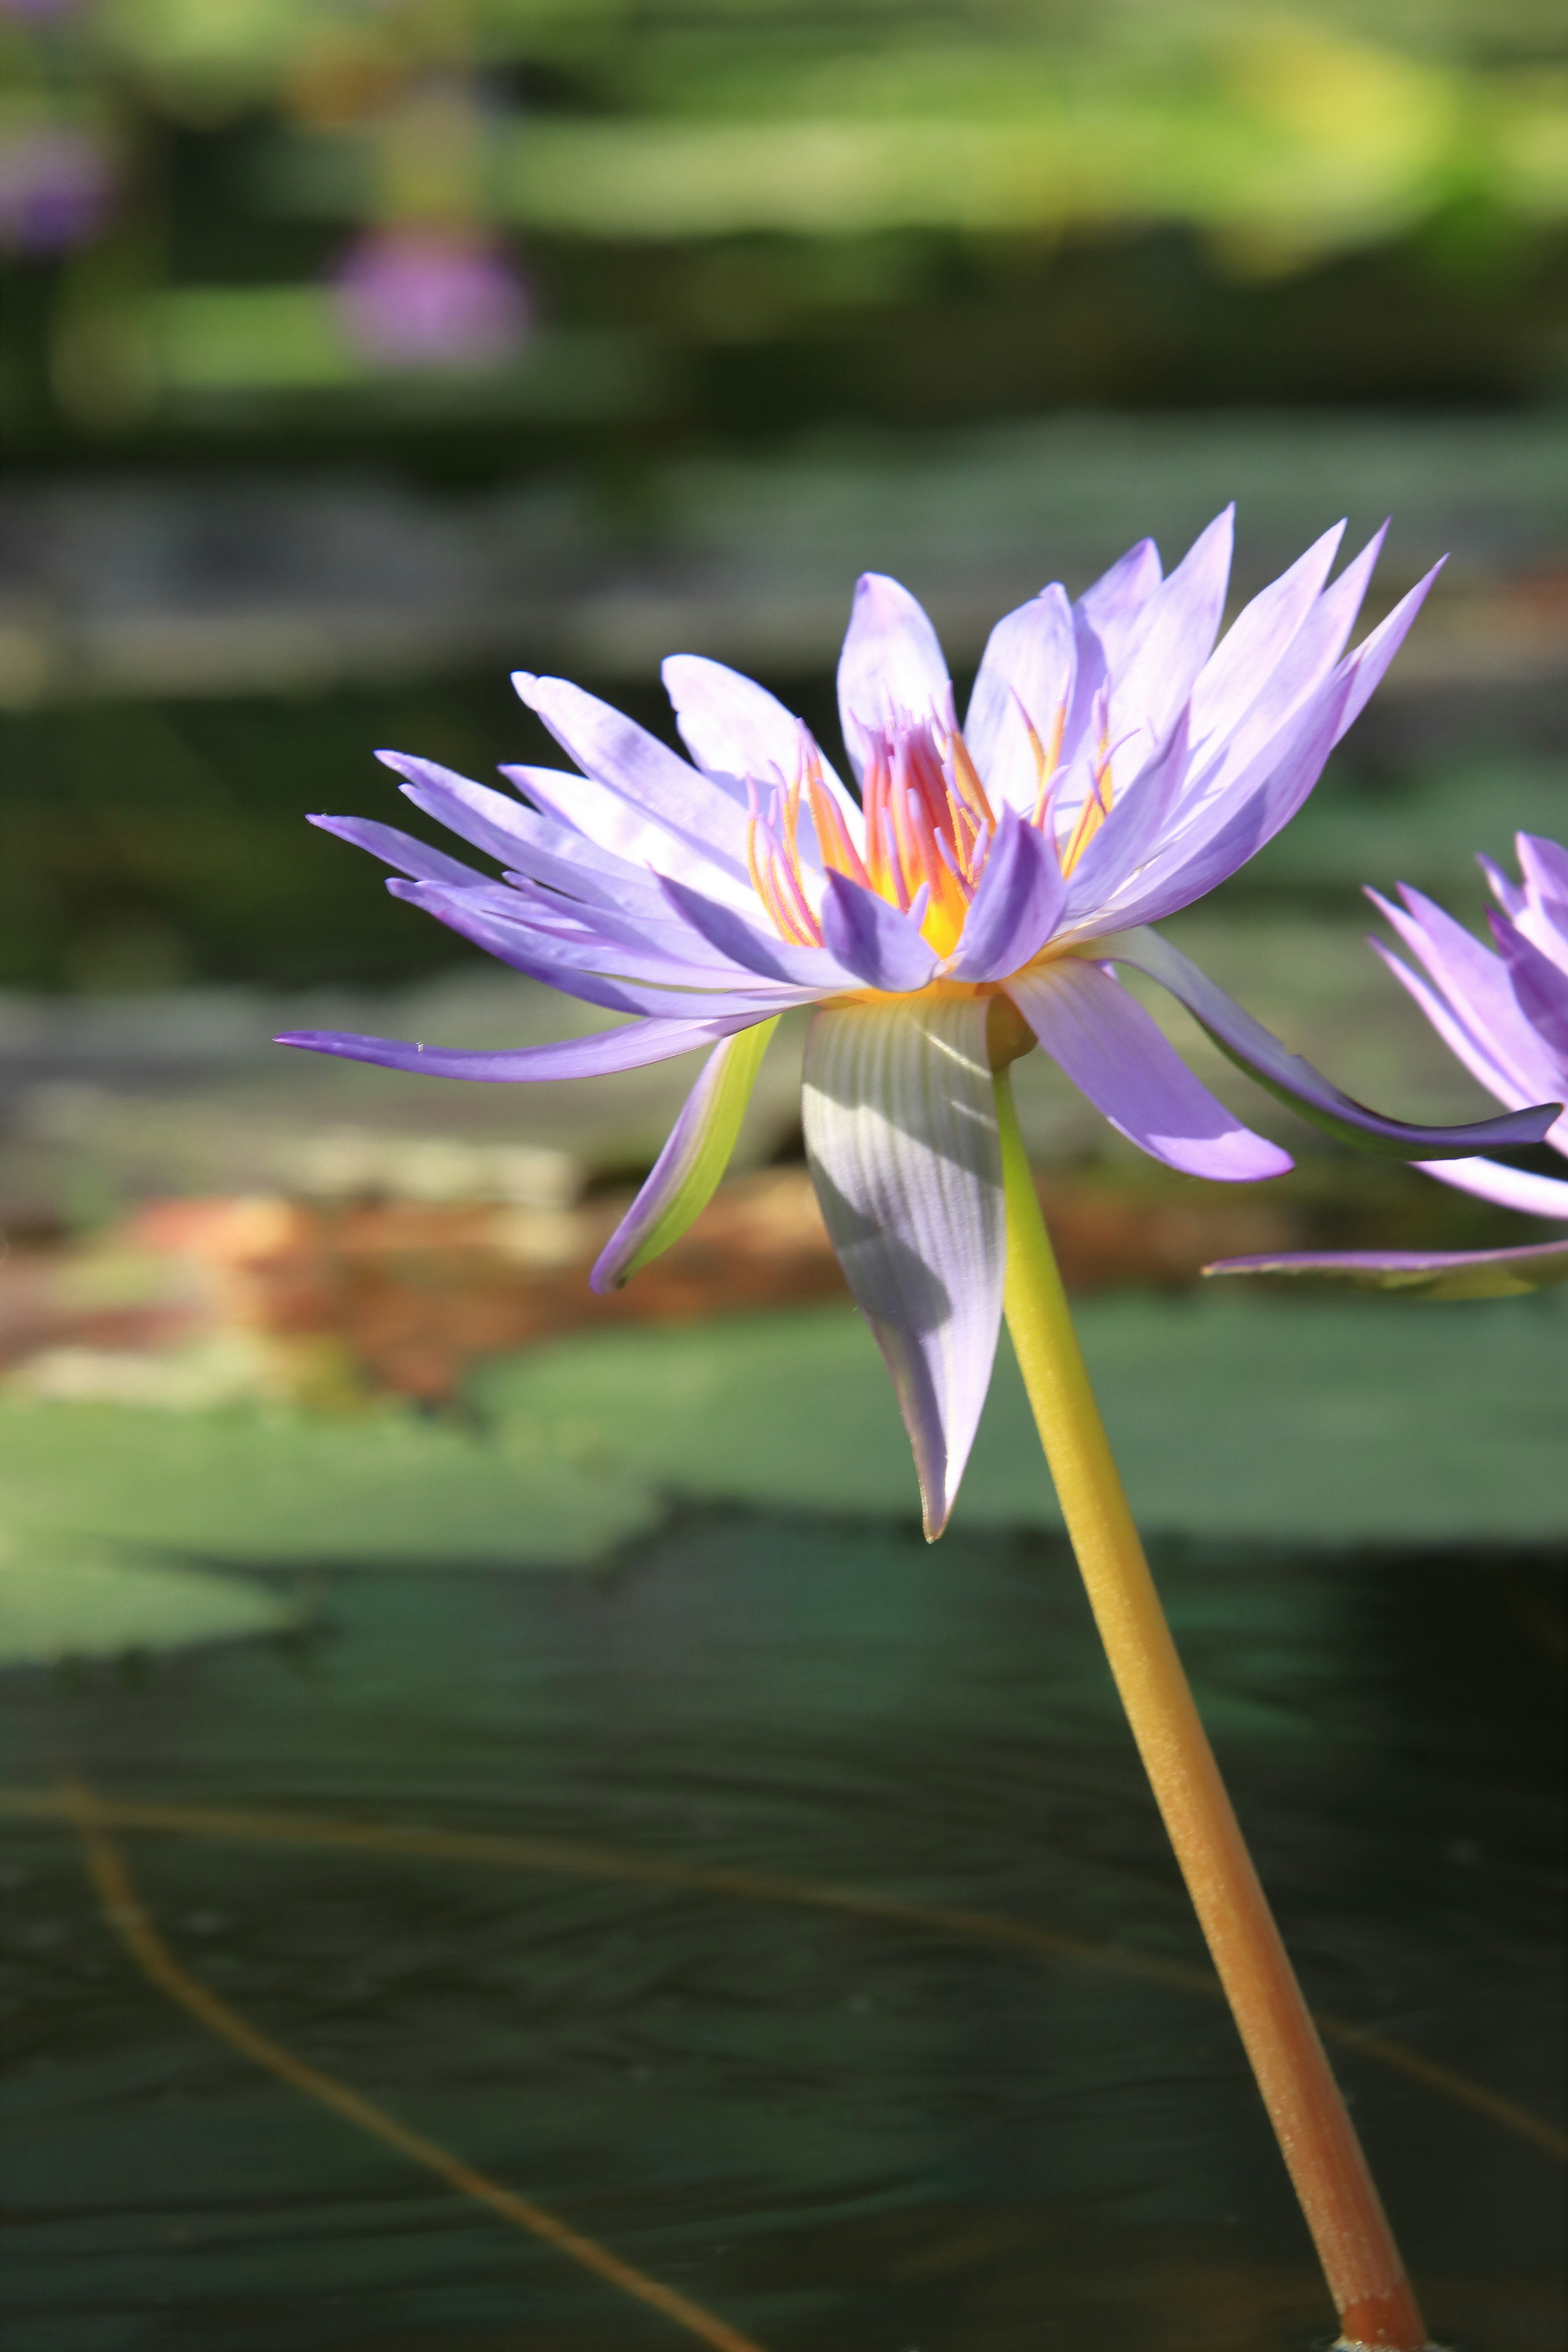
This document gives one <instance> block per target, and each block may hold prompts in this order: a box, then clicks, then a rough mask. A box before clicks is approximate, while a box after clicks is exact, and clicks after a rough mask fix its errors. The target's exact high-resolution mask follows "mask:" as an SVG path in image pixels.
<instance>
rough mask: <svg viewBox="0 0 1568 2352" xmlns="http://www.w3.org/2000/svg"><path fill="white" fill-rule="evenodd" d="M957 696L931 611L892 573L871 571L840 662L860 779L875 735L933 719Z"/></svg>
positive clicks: (846, 722)
mask: <svg viewBox="0 0 1568 2352" xmlns="http://www.w3.org/2000/svg"><path fill="white" fill-rule="evenodd" d="M951 691H952V689H951V688H950V686H949V683H948V676H947V663H946V660H945V659H944V657H943V655H942V646H941V644H940V642H939V641H938V638H937V634H936V631H935V630H934V629H933V628H932V626H931V619H930V616H929V615H928V614H927V613H926V610H925V608H924V606H923V605H921V604H917V603H916V601H915V599H914V597H912V596H911V595H910V592H909V590H908V589H907V588H903V587H900V584H899V583H898V582H897V581H896V580H889V578H888V577H887V575H886V573H885V572H865V573H864V574H863V575H862V577H861V578H860V580H859V581H858V583H857V584H856V589H855V603H854V606H853V608H852V609H851V612H850V614H849V627H848V630H847V633H846V635H845V639H844V650H843V652H842V653H841V654H840V655H839V656H838V716H839V719H840V722H841V724H842V726H843V729H844V743H845V748H846V750H847V751H848V754H849V757H850V759H851V761H853V763H854V767H855V773H856V775H857V776H858V775H859V773H860V771H861V769H862V768H863V766H864V765H865V759H866V748H865V747H866V730H868V729H870V730H875V731H877V732H879V733H882V734H890V733H891V732H892V730H893V728H894V726H895V724H896V722H897V721H898V720H899V719H900V718H910V719H925V718H928V717H929V716H930V715H931V711H932V710H933V709H935V710H939V711H940V710H941V709H943V708H944V707H945V704H946V700H947V697H948V695H949V693H950V692H951Z"/></svg>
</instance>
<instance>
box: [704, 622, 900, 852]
mask: <svg viewBox="0 0 1568 2352" xmlns="http://www.w3.org/2000/svg"><path fill="white" fill-rule="evenodd" d="M661 674H662V676H663V678H664V684H665V691H666V692H667V693H668V696H669V698H670V701H671V702H672V703H673V704H674V706H675V718H676V724H677V725H678V726H679V729H680V732H681V737H682V740H684V742H685V744H686V747H687V749H688V751H689V752H690V754H691V756H692V758H693V759H694V760H695V761H696V762H697V764H698V766H699V767H700V769H701V771H702V772H703V774H704V775H705V776H711V777H712V778H713V780H714V782H716V783H718V784H720V785H721V786H723V788H724V789H725V790H726V791H728V792H730V793H731V797H732V798H733V799H735V800H736V801H737V802H738V803H739V805H740V806H741V807H742V808H749V806H750V803H749V801H748V798H747V793H746V783H747V780H748V779H750V780H751V781H752V782H755V783H758V784H764V783H767V782H770V781H771V780H772V779H773V776H774V774H775V773H776V774H777V776H778V777H779V778H780V779H781V780H782V781H783V782H784V783H786V784H788V783H793V782H794V781H795V769H796V766H797V765H798V762H799V758H800V735H801V725H800V720H799V719H796V718H795V717H794V716H793V715H792V713H791V712H789V711H788V710H786V709H785V708H784V704H783V703H782V702H780V701H779V699H778V698H777V697H776V696H775V695H772V694H770V693H769V692H768V690H767V688H766V687H764V686H759V685H758V684H757V683H756V680H755V679H754V678H750V677H744V676H743V675H742V672H741V671H740V670H738V669H731V668H729V667H727V666H726V665H725V664H724V663H723V662H717V661H709V660H708V659H706V658H705V656H702V655H700V654H671V655H670V656H669V657H668V660H667V661H666V662H665V663H664V664H663V666H662V672H661ZM817 758H818V759H819V761H821V766H822V781H823V782H824V784H825V785H826V788H827V790H828V792H829V793H831V794H832V795H833V798H834V799H835V800H836V801H837V803H838V809H839V813H840V814H841V815H842V816H843V817H844V819H845V821H846V823H847V825H848V827H849V837H850V839H851V840H852V841H854V842H856V843H857V844H858V842H859V840H860V804H859V803H858V801H857V800H856V799H855V797H854V795H853V794H852V793H847V792H846V790H845V789H844V786H843V784H842V783H841V782H839V780H838V778H837V776H836V775H835V774H834V772H833V769H832V766H831V764H830V763H829V761H827V760H826V759H824V758H823V756H822V753H821V752H820V751H818V753H817ZM809 824H810V811H809V809H807V810H804V811H803V812H802V830H803V833H804V832H805V829H806V827H807V826H809ZM804 847H805V844H804V842H803V848H804Z"/></svg>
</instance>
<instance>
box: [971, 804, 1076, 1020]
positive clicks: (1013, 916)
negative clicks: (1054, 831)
mask: <svg viewBox="0 0 1568 2352" xmlns="http://www.w3.org/2000/svg"><path fill="white" fill-rule="evenodd" d="M1066 898H1067V884H1066V882H1065V881H1064V880H1063V878H1062V870H1061V867H1060V866H1058V863H1057V856H1056V852H1055V850H1054V849H1053V848H1052V847H1051V845H1050V843H1049V842H1048V841H1047V839H1046V837H1045V835H1044V834H1043V833H1040V832H1038V831H1037V829H1036V827H1035V826H1034V825H1032V824H1026V822H1025V820H1024V819H1023V818H1022V817H1021V816H1020V815H1019V814H1017V812H1016V810H1015V809H1011V808H1005V809H1004V810H1003V812H1002V814H1001V815H1000V817H999V818H998V819H997V821H996V833H995V837H994V840H993V841H992V844H991V847H990V850H989V851H988V853H987V855H986V859H985V865H984V870H983V872H982V874H981V877H980V881H979V884H978V887H976V889H975V893H974V897H973V899H972V900H971V902H970V907H969V912H968V914H967V915H966V916H965V917H964V922H963V937H962V939H961V940H959V942H958V947H957V950H956V952H955V953H954V954H953V956H952V959H951V960H950V961H949V963H948V965H947V968H946V977H947V978H948V979H950V980H1001V979H1004V978H1005V976H1006V974H1007V973H1008V972H1010V971H1017V970H1018V968H1019V966H1020V965H1021V964H1026V963H1028V962H1029V961H1031V959H1032V958H1034V957H1035V956H1037V955H1038V954H1039V952H1040V950H1041V949H1042V948H1043V947H1044V946H1045V944H1046V941H1047V940H1048V939H1049V938H1050V936H1051V934H1052V932H1053V931H1054V930H1055V929H1056V928H1057V921H1058V917H1059V916H1060V914H1061V911H1062V906H1063V903H1064V901H1065V899H1066Z"/></svg>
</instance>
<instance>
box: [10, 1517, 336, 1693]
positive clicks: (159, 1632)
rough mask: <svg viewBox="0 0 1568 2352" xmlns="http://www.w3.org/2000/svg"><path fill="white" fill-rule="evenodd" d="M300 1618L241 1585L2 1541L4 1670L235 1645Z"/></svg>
mask: <svg viewBox="0 0 1568 2352" xmlns="http://www.w3.org/2000/svg"><path fill="white" fill-rule="evenodd" d="M298 1619H299V1611H298V1610H297V1609H296V1608H294V1607H292V1606H290V1604H289V1602H288V1601H283V1600H280V1599H279V1598H278V1597H277V1596H276V1595H275V1594H273V1593H270V1592H268V1591H263V1590H262V1588H261V1587H260V1586H259V1585H256V1584H248V1583H244V1582H241V1581H240V1580H238V1579H237V1578H235V1577H230V1576H209V1575H206V1574H205V1573H204V1572H203V1571H202V1570H197V1569H188V1568H181V1567H177V1566H174V1565H170V1564H166V1563H163V1562H153V1561H132V1560H121V1559H115V1558H113V1557H112V1556H111V1555H110V1554H108V1553H100V1552H95V1551H92V1550H87V1549H68V1548H66V1547H63V1546H61V1545H60V1544H59V1543H58V1540H57V1541H55V1542H53V1543H51V1542H50V1541H49V1540H48V1539H47V1538H45V1539H41V1540H40V1539H39V1538H24V1539H21V1540H17V1539H15V1538H12V1539H5V1538H0V1665H7V1666H14V1665H51V1664H55V1663H56V1662H57V1661H58V1660H59V1659H62V1658H109V1657H117V1656H120V1655H121V1654H124V1653H125V1652H126V1651H130V1650H164V1649H174V1648H179V1647H181V1646H184V1645H185V1644H187V1643H195V1642H228V1641H235V1640H237V1639H242V1638H244V1637H245V1636H246V1635H251V1634H257V1633H282V1632H284V1631H286V1630H287V1629H288V1628H289V1626H290V1625H292V1624H294V1623H296V1622H298Z"/></svg>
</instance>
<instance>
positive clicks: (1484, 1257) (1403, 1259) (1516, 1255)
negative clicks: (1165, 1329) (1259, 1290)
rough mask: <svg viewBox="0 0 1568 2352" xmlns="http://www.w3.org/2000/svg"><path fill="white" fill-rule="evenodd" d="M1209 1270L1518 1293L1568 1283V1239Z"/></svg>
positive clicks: (1248, 1260) (1337, 1284)
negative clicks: (1509, 1246) (1515, 1246)
mask: <svg viewBox="0 0 1568 2352" xmlns="http://www.w3.org/2000/svg"><path fill="white" fill-rule="evenodd" d="M1204 1272H1205V1274H1217V1275H1260V1274H1268V1275H1292V1276H1296V1278H1297V1279H1298V1280H1300V1281H1304V1282H1310V1283H1315V1284H1318V1285H1320V1286H1322V1287H1325V1288H1331V1289H1341V1290H1392V1291H1399V1292H1402V1293H1404V1295H1405V1297H1411V1298H1432V1299H1441V1298H1517V1297H1521V1295H1522V1294H1523V1293H1524V1292H1526V1291H1531V1290H1545V1289H1547V1288H1549V1287H1550V1286H1551V1285H1552V1284H1553V1283H1558V1282H1568V1241H1563V1242H1531V1243H1529V1244H1527V1245H1526V1246H1525V1247H1524V1248H1522V1249H1497V1250H1292V1251H1289V1252H1288V1253H1286V1254H1284V1255H1280V1256H1279V1257H1226V1258H1221V1259H1219V1260H1218V1262H1217V1263H1216V1264H1215V1265H1205V1268H1204Z"/></svg>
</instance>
